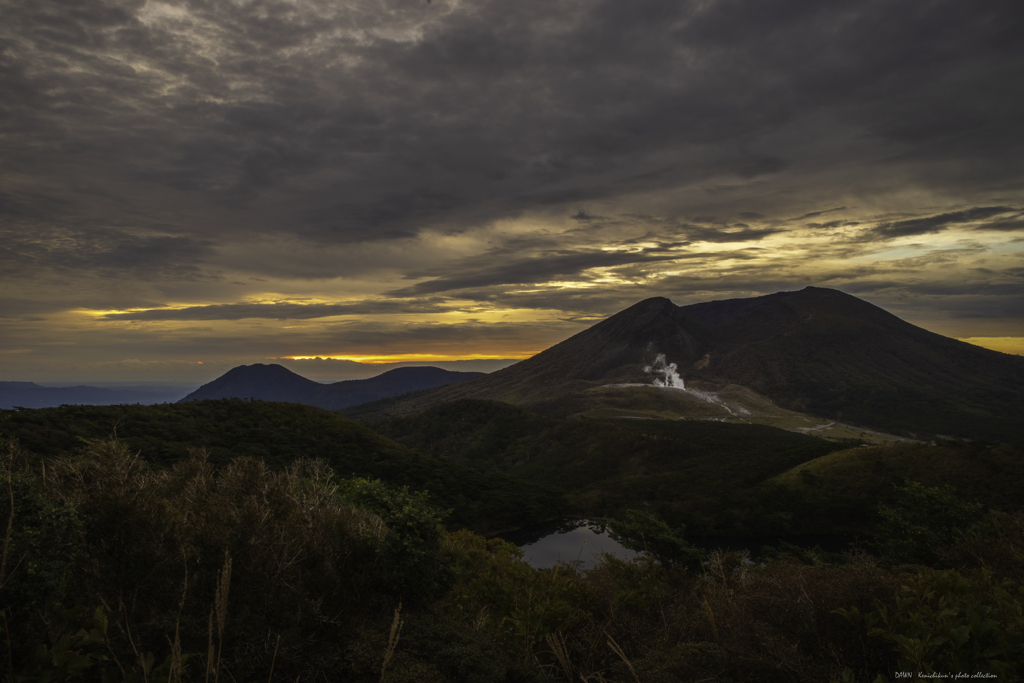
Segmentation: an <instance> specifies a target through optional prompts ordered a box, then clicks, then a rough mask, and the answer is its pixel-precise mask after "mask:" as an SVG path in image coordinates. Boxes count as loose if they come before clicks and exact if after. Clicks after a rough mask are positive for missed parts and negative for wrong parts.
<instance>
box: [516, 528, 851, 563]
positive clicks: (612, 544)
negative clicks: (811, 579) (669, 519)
mask: <svg viewBox="0 0 1024 683" xmlns="http://www.w3.org/2000/svg"><path fill="white" fill-rule="evenodd" d="M499 537H500V538H503V539H505V540H506V541H509V542H511V543H514V544H515V545H517V546H519V547H520V548H521V549H522V550H523V552H524V553H525V555H524V556H523V559H525V560H526V561H527V562H529V563H530V566H532V567H534V568H536V569H548V568H550V567H554V566H555V565H556V564H558V563H559V562H574V561H576V560H579V561H580V562H582V563H583V568H584V569H592V568H594V567H596V566H597V565H598V564H599V563H600V555H601V553H609V554H612V555H615V556H616V557H620V558H622V559H631V558H633V557H636V556H637V553H636V552H634V551H632V550H629V549H628V548H624V547H622V545H621V544H620V543H618V542H617V541H615V540H613V539H612V538H611V537H610V536H609V535H608V530H607V527H606V526H605V525H604V523H603V522H602V521H601V520H593V519H579V518H567V519H559V520H555V521H552V522H546V523H544V524H538V525H534V526H530V527H526V528H523V529H518V530H516V531H511V532H508V533H504V534H499ZM687 540H688V541H689V542H690V543H691V544H692V545H694V546H696V547H698V548H701V549H703V550H707V551H712V550H716V549H722V550H740V551H741V550H749V552H750V554H751V555H752V556H758V555H759V554H760V552H761V551H763V549H764V548H766V547H778V546H779V544H780V542H782V541H786V542H789V543H792V544H793V545H796V546H798V547H801V548H813V547H816V546H817V547H819V548H821V549H822V550H825V551H828V552H834V553H838V552H843V551H844V550H846V549H847V548H848V547H849V544H850V542H851V541H852V540H854V539H853V538H851V537H849V536H837V535H813V536H800V537H795V538H794V537H790V538H778V537H751V538H724V537H723V538H688V539H687Z"/></svg>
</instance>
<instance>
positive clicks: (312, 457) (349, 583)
mask: <svg viewBox="0 0 1024 683" xmlns="http://www.w3.org/2000/svg"><path fill="white" fill-rule="evenodd" d="M0 418H2V422H0V431H2V433H3V436H4V437H5V438H6V439H8V441H7V443H6V445H5V451H4V453H5V455H6V456H7V458H6V463H5V465H4V467H3V470H2V473H0V485H2V486H0V524H2V523H9V524H10V529H11V533H10V536H9V537H7V536H5V537H4V538H5V540H4V557H5V558H6V559H5V560H3V561H2V562H0V608H2V610H3V616H4V619H5V621H4V622H3V626H2V630H0V635H2V638H0V647H3V648H6V653H5V652H2V651H0V655H3V656H5V657H7V661H8V664H7V665H6V668H5V669H4V670H5V672H6V675H7V676H8V678H11V679H13V680H18V681H57V680H72V679H76V676H77V680H89V681H145V682H147V683H148V682H150V681H151V682H153V683H158V682H159V683H163V682H165V681H167V682H170V681H186V680H187V681H204V682H205V681H215V682H216V683H219V682H220V681H221V680H223V681H228V680H236V681H249V680H253V681H255V680H269V681H275V680H280V681H293V680H297V679H298V680H300V681H314V680H316V681H332V682H333V681H355V682H357V683H361V682H366V683H371V682H380V681H391V682H395V683H398V682H409V683H412V682H414V681H415V682H438V683H440V682H445V681H449V682H452V683H462V682H463V681H467V682H470V683H473V682H480V683H484V682H490V681H505V682H507V683H511V682H516V681H522V682H528V681H537V682H541V681H573V682H574V683H577V682H579V681H581V680H582V681H591V682H594V683H601V682H602V681H604V682H609V683H610V682H613V681H614V682H622V683H626V682H633V683H638V682H639V683H679V682H690V681H693V682H696V681H719V682H721V683H736V682H739V681H744V682H746V681H753V682H759V681H765V682H774V681H865V682H872V683H874V682H875V681H877V680H878V677H879V676H882V677H883V678H882V679H881V680H886V677H887V678H888V679H889V680H895V677H896V674H897V672H901V671H914V672H926V673H927V672H932V671H940V672H945V671H953V672H958V671H966V672H971V673H974V672H977V671H983V672H990V673H993V674H997V675H999V676H1001V678H1000V680H1019V679H1020V678H1021V676H1022V675H1024V672H1022V671H1021V669H1020V662H1021V661H1024V617H1022V611H1024V588H1022V581H1024V514H1022V513H1021V511H1020V507H1021V503H1022V501H1021V499H1020V496H1019V494H1018V492H1019V490H1020V489H1021V483H1022V482H1024V466H1022V464H1021V463H1022V462H1024V457H1022V454H1021V453H1020V451H1019V449H1015V448H1013V447H1010V446H994V445H991V444H984V443H954V442H944V443H940V444H938V445H928V444H898V445H893V446H885V447H870V448H866V447H851V446H852V444H838V443H835V442H829V441H825V440H822V439H818V438H815V437H812V436H807V435H801V434H796V433H792V432H787V431H783V430H779V429H774V428H771V427H765V426H759V425H743V424H726V423H719V422H700V421H667V420H628V419H610V420H603V421H595V420H586V419H560V418H553V417H545V416H541V415H538V414H536V413H532V412H529V411H527V410H524V409H522V408H519V407H515V406H510V405H508V404H503V403H498V402H493V401H475V400H464V401H458V402H455V403H451V404H446V405H441V406H437V407H434V408H432V409H431V410H429V411H427V412H425V413H422V414H420V415H415V416H407V417H401V418H390V419H387V420H383V421H376V422H371V423H369V424H370V426H371V427H372V428H373V429H371V428H369V427H367V426H364V425H361V424H359V423H356V422H353V421H351V420H348V419H346V418H343V417H340V416H338V415H336V414H333V413H329V412H326V411H323V410H320V409H317V408H313V407H310V406H304V405H299V404H284V403H264V402H259V401H255V402H252V401H242V400H221V401H199V402H189V403H184V404H175V405H161V406H116V407H95V406H86V407H83V406H65V407H62V408H59V409H44V410H21V411H6V412H4V413H3V414H2V416H0ZM373 430H378V431H373ZM112 435H116V439H111V438H110V437H111V436H112ZM950 484H954V485H955V487H956V488H955V489H954V488H952V487H951V486H949V485H950ZM12 501H13V506H12V505H11V503H12ZM567 512H579V513H586V514H605V515H607V516H609V517H612V519H611V520H610V521H609V528H610V530H611V531H612V533H613V535H615V536H616V537H617V538H619V539H620V540H621V542H623V543H624V544H625V545H627V546H628V547H631V548H634V549H636V550H638V551H644V552H643V554H641V555H640V557H638V558H637V559H636V560H634V561H620V560H615V559H613V558H606V560H605V561H604V563H603V564H601V565H599V566H598V567H597V568H595V569H593V570H588V571H584V570H583V569H582V568H581V567H579V566H577V565H571V564H570V565H567V566H561V567H559V568H558V569H556V570H549V571H539V570H534V569H532V568H531V567H530V566H529V565H527V564H526V563H524V562H523V561H522V560H521V555H522V554H521V552H520V551H518V550H517V549H516V548H514V547H513V546H510V545H509V544H507V543H505V542H503V541H500V540H496V539H491V540H488V539H485V538H483V537H481V536H478V535H476V534H475V533H473V531H471V530H470V529H476V530H488V529H491V530H493V529H499V528H505V527H509V526H517V525H521V524H526V523H529V522H531V521H533V520H537V519H542V518H549V517H555V516H558V515H561V514H565V513H567ZM808 531H815V532H819V533H830V532H831V533H834V532H847V533H859V534H862V535H863V536H864V537H865V542H864V543H863V544H862V546H861V548H862V549H861V550H859V551H851V552H848V553H826V552H823V551H821V550H819V549H814V548H810V549H809V548H801V547H796V546H789V545H782V546H780V547H779V548H777V549H776V550H774V551H772V552H770V553H767V554H766V557H765V558H764V559H765V563H764V564H750V563H748V562H747V561H746V556H745V555H744V554H742V553H723V552H721V551H718V552H715V553H711V554H708V553H706V552H703V551H700V550H697V549H695V548H694V547H692V546H691V545H690V542H688V540H687V539H688V538H690V539H692V538H693V536H694V534H697V535H701V534H736V535H749V534H792V533H798V532H808ZM864 548H866V550H867V552H865V550H864ZM907 563H913V564H907ZM0 661H2V660H0Z"/></svg>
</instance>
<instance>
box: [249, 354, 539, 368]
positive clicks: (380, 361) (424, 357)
mask: <svg viewBox="0 0 1024 683" xmlns="http://www.w3.org/2000/svg"><path fill="white" fill-rule="evenodd" d="M537 353H539V351H538V352H533V353H526V354H523V353H510V354H507V355H504V356H496V355H494V354H486V355H483V354H469V355H467V354H458V355H451V354H439V353H396V354H393V355H390V356H333V355H326V356H282V357H280V358H276V359H268V360H348V361H353V362H355V363H363V364H364V365H384V364H386V363H410V362H423V363H428V362H441V361H448V362H450V361H457V360H523V359H524V358H530V357H531V356H535V355H537Z"/></svg>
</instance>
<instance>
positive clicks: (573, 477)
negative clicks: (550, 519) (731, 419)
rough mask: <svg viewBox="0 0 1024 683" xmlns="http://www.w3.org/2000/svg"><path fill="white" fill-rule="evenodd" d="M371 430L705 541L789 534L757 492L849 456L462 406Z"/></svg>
mask: <svg viewBox="0 0 1024 683" xmlns="http://www.w3.org/2000/svg"><path fill="white" fill-rule="evenodd" d="M370 424H371V425H372V427H373V428H374V429H375V430H377V431H379V432H380V433H382V434H385V435H387V436H390V437H391V438H393V439H395V440H396V441H398V442H400V443H403V444H405V445H408V446H410V447H411V448H415V449H417V450H419V451H420V452H422V453H425V454H428V455H432V456H434V457H436V458H438V459H441V460H448V461H452V462H457V463H461V464H464V465H469V466H473V467H479V468H481V469H495V470H498V471H501V472H504V473H507V474H510V475H514V476H516V477H517V478H520V479H525V480H528V481H532V482H537V483H538V484H539V483H544V482H557V483H558V485H559V486H560V487H562V488H563V490H565V491H566V493H568V494H569V498H570V500H571V502H572V506H573V510H574V511H576V512H579V513H581V514H587V515H598V516H600V515H610V514H615V513H616V512H619V511H621V510H623V509H625V508H626V507H630V506H633V505H636V504H638V503H639V502H641V501H643V502H646V503H648V504H651V505H653V506H654V507H655V509H657V510H658V512H659V513H660V514H661V515H662V516H664V517H665V518H667V519H669V520H671V521H673V522H674V523H683V524H686V525H687V527H688V528H689V529H690V530H691V531H692V532H694V533H697V534H699V535H716V534H723V533H733V534H741V535H742V534H750V533H759V532H779V531H781V532H783V533H784V532H786V531H787V530H786V529H779V528H778V524H777V523H775V522H773V520H772V517H771V515H770V514H764V511H762V510H753V509H750V508H749V504H748V499H749V497H750V491H751V489H752V488H753V487H755V486H757V485H758V484H760V483H761V482H763V481H765V480H767V479H769V478H771V477H774V476H776V475H778V474H781V473H783V472H785V471H787V470H789V469H790V468H792V467H795V466H797V465H799V464H801V463H804V462H807V461H809V460H812V459H814V458H817V457H819V456H822V455H825V454H827V453H829V452H831V451H834V450H836V449H837V448H840V447H841V446H839V445H837V444H835V443H832V442H828V441H825V440H822V439H818V438H815V437H812V436H806V435H803V434H795V433H792V432H787V431H783V430H781V429H774V428H772V427H764V426H760V425H735V424H724V423H719V422H696V421H693V422H681V421H672V422H670V421H666V420H632V419H621V420H604V421H596V420H571V419H570V420H565V419H555V418H548V417H543V416H540V415H537V414H535V413H532V412H529V411H527V410H524V409H522V408H517V407H515V406H510V405H508V404H504V403H499V402H497V401H473V400H462V401H456V402H452V403H447V404H443V405H440V406H437V407H435V408H432V409H430V410H427V411H425V412H423V413H420V414H419V415H414V416H409V417H400V418H392V419H389V420H383V421H376V422H372V423H370Z"/></svg>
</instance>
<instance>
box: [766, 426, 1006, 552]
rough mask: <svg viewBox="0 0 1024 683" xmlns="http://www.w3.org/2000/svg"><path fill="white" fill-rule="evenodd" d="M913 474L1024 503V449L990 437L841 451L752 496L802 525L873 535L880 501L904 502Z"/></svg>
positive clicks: (991, 501) (982, 496) (968, 494)
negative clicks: (988, 440)
mask: <svg viewBox="0 0 1024 683" xmlns="http://www.w3.org/2000/svg"><path fill="white" fill-rule="evenodd" d="M908 479H909V480H911V481H916V482H921V483H923V484H924V485H926V486H931V487H941V486H943V485H954V486H955V487H956V489H957V491H958V492H959V495H961V496H963V497H964V498H966V499H967V500H971V501H981V502H983V503H984V505H985V506H986V507H988V508H995V509H1001V510H1021V509H1024V497H1022V496H1021V493H1020V492H1021V489H1022V486H1024V452H1022V450H1021V449H1020V448H1013V447H1010V446H993V445H992V444H985V443H957V442H941V443H939V444H936V445H928V444H915V443H905V444H894V445H889V446H861V447H858V448H850V449H844V450H839V451H836V452H834V453H830V454H828V455H826V456H824V457H821V458H817V459H816V460H812V461H810V462H808V463H805V464H803V465H800V466H798V467H795V468H793V469H792V470H790V471H788V472H785V473H783V474H781V475H779V476H777V477H773V478H772V479H769V480H768V481H766V482H764V483H763V484H762V485H760V486H758V487H757V488H756V489H755V490H754V491H753V497H754V499H756V500H757V501H758V502H759V504H760V505H764V506H770V507H771V508H772V509H774V510H775V511H776V512H777V514H778V515H779V516H781V517H785V518H787V519H789V520H791V521H792V524H793V527H794V530H795V531H799V532H802V533H843V534H856V533H859V534H862V535H870V534H873V533H874V531H875V528H876V526H877V523H878V522H880V521H881V519H880V517H879V516H878V515H877V513H876V508H877V506H878V505H886V506H892V505H895V504H896V503H897V502H899V498H900V495H902V494H900V493H898V492H897V490H896V488H895V487H896V486H901V485H902V484H903V483H904V482H905V481H906V480H908ZM868 501H869V502H870V504H869V505H867V504H865V502H868Z"/></svg>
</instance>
